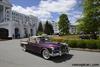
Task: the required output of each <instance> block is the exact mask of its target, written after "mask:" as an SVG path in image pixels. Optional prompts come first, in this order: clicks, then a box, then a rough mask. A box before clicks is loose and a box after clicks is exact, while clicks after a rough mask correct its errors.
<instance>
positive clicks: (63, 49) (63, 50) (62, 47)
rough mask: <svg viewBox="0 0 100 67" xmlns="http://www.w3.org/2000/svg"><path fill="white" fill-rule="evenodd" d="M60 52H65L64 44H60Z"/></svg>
mask: <svg viewBox="0 0 100 67" xmlns="http://www.w3.org/2000/svg"><path fill="white" fill-rule="evenodd" d="M61 52H62V53H63V52H66V46H65V45H62V46H61Z"/></svg>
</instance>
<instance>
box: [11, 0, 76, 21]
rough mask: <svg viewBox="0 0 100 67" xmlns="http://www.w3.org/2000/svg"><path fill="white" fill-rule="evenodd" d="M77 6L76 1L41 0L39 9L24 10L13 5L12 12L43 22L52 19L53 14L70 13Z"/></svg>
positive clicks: (33, 7)
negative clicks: (36, 18) (30, 16)
mask: <svg viewBox="0 0 100 67" xmlns="http://www.w3.org/2000/svg"><path fill="white" fill-rule="evenodd" d="M76 4H77V2H76V0H41V1H40V4H39V6H38V7H35V6H32V7H26V8H23V7H21V6H18V5H13V8H12V10H14V11H17V12H19V13H23V14H26V15H34V16H37V17H38V18H39V19H41V20H48V19H50V18H51V17H52V16H51V12H58V13H68V11H69V10H72V7H73V6H75V5H76Z"/></svg>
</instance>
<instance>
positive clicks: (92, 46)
mask: <svg viewBox="0 0 100 67" xmlns="http://www.w3.org/2000/svg"><path fill="white" fill-rule="evenodd" d="M86 47H87V48H89V49H96V48H97V46H96V41H95V40H87V41H86Z"/></svg>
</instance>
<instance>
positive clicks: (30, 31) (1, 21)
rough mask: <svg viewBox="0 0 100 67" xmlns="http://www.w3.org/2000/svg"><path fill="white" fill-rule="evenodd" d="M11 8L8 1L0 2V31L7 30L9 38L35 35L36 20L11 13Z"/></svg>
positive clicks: (32, 17) (0, 0)
mask: <svg viewBox="0 0 100 67" xmlns="http://www.w3.org/2000/svg"><path fill="white" fill-rule="evenodd" d="M11 7H12V5H11V4H10V3H9V1H8V0H0V30H1V29H2V28H4V29H7V30H8V37H11V38H12V37H14V38H15V37H17V36H18V37H21V38H22V37H26V36H30V35H35V34H36V30H37V24H38V18H37V17H34V16H28V15H24V14H21V13H18V12H15V11H12V10H11ZM0 33H1V32H0Z"/></svg>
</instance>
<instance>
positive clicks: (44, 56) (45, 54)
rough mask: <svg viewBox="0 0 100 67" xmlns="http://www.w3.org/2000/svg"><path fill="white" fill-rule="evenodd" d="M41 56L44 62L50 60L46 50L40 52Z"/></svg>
mask: <svg viewBox="0 0 100 67" xmlns="http://www.w3.org/2000/svg"><path fill="white" fill-rule="evenodd" d="M42 56H43V58H44V59H46V60H48V59H49V58H50V53H49V51H48V49H45V50H43V51H42Z"/></svg>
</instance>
